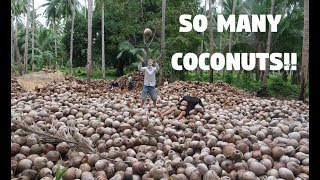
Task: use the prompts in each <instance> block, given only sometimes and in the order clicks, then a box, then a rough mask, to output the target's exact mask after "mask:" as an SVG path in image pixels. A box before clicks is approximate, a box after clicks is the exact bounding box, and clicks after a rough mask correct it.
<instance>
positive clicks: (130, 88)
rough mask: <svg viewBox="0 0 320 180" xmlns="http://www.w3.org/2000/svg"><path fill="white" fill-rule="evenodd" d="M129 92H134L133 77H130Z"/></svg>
mask: <svg viewBox="0 0 320 180" xmlns="http://www.w3.org/2000/svg"><path fill="white" fill-rule="evenodd" d="M128 90H129V91H130V92H131V91H132V90H133V79H132V77H131V76H129V77H128Z"/></svg>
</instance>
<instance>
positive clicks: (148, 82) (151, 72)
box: [138, 59, 160, 107]
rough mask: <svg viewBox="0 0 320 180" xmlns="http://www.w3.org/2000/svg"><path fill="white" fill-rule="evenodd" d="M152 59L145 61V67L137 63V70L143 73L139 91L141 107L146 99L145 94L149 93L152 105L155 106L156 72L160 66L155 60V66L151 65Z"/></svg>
mask: <svg viewBox="0 0 320 180" xmlns="http://www.w3.org/2000/svg"><path fill="white" fill-rule="evenodd" d="M153 63H154V62H153V60H152V59H149V60H148V62H147V67H142V63H141V62H140V64H139V65H138V69H139V71H141V72H143V73H144V80H143V89H142V93H141V99H142V103H141V107H143V105H144V102H145V101H146V98H147V95H148V94H150V96H151V99H152V101H153V106H154V107H156V101H157V92H156V87H155V86H156V73H157V72H158V71H159V69H160V67H159V65H158V63H157V62H155V67H154V66H153Z"/></svg>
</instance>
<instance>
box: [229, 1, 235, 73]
mask: <svg viewBox="0 0 320 180" xmlns="http://www.w3.org/2000/svg"><path fill="white" fill-rule="evenodd" d="M236 4H237V0H233V3H232V14H235V13H236ZM232 35H233V34H232V32H231V31H230V35H229V53H231V51H232ZM232 72H233V70H231V74H232Z"/></svg>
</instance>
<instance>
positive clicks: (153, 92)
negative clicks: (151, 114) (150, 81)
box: [149, 86, 157, 107]
mask: <svg viewBox="0 0 320 180" xmlns="http://www.w3.org/2000/svg"><path fill="white" fill-rule="evenodd" d="M149 93H150V95H151V99H152V101H153V107H156V105H157V91H156V88H155V87H154V86H153V87H151V88H150V89H149Z"/></svg>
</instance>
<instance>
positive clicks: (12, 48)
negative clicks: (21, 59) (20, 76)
mask: <svg viewBox="0 0 320 180" xmlns="http://www.w3.org/2000/svg"><path fill="white" fill-rule="evenodd" d="M13 66H14V27H13V21H12V17H11V67H13Z"/></svg>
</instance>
